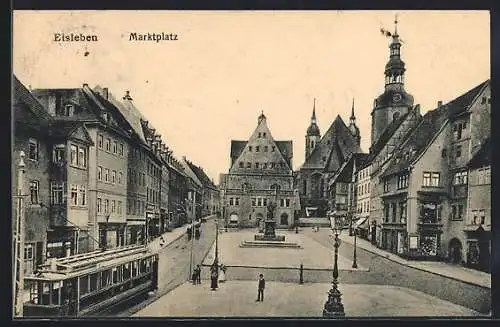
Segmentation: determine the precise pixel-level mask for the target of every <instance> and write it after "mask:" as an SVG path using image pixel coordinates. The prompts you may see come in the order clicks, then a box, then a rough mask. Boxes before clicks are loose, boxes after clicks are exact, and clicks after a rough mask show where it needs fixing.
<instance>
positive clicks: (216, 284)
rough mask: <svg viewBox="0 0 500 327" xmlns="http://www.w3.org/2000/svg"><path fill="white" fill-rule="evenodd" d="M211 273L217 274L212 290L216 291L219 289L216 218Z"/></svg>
mask: <svg viewBox="0 0 500 327" xmlns="http://www.w3.org/2000/svg"><path fill="white" fill-rule="evenodd" d="M211 271H212V272H214V271H215V273H216V274H215V275H216V278H215V283H214V284H213V285H212V290H214V289H217V288H218V287H219V285H218V284H219V222H218V219H217V218H215V257H214V262H213V263H212V267H211Z"/></svg>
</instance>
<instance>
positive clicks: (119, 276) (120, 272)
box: [118, 265, 124, 282]
mask: <svg viewBox="0 0 500 327" xmlns="http://www.w3.org/2000/svg"><path fill="white" fill-rule="evenodd" d="M123 267H124V266H123V265H122V266H118V282H121V281H122V280H123Z"/></svg>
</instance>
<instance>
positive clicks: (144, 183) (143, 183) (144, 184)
mask: <svg viewBox="0 0 500 327" xmlns="http://www.w3.org/2000/svg"><path fill="white" fill-rule="evenodd" d="M142 186H146V174H145V173H142Z"/></svg>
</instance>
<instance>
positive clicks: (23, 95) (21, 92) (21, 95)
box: [12, 75, 53, 123]
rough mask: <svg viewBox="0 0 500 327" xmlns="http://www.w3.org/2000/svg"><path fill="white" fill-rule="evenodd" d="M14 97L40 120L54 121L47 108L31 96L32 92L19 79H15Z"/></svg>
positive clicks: (13, 86)
mask: <svg viewBox="0 0 500 327" xmlns="http://www.w3.org/2000/svg"><path fill="white" fill-rule="evenodd" d="M12 88H13V96H14V98H15V99H16V100H17V101H20V102H22V103H24V104H26V105H27V107H28V108H29V110H30V111H31V112H32V113H33V114H34V115H35V116H36V117H37V118H38V119H40V120H42V121H45V122H47V123H48V122H50V121H52V120H53V118H52V116H51V115H50V114H49V113H48V112H47V110H45V108H44V107H43V106H42V105H41V104H40V102H38V100H37V99H36V98H35V97H34V96H33V94H31V92H30V91H29V90H28V89H27V88H26V87H25V86H24V85H23V84H22V83H21V82H20V81H19V80H18V79H17V77H16V76H15V75H14V77H13V83H12ZM15 116H16V115H15V114H14V117H15Z"/></svg>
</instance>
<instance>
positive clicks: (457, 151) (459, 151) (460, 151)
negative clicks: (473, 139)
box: [455, 145, 462, 158]
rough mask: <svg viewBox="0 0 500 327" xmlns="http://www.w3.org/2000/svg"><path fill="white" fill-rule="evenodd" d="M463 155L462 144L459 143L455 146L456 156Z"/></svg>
mask: <svg viewBox="0 0 500 327" xmlns="http://www.w3.org/2000/svg"><path fill="white" fill-rule="evenodd" d="M461 156H462V146H461V145H457V146H456V147H455V158H460V157H461Z"/></svg>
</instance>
